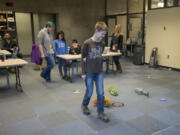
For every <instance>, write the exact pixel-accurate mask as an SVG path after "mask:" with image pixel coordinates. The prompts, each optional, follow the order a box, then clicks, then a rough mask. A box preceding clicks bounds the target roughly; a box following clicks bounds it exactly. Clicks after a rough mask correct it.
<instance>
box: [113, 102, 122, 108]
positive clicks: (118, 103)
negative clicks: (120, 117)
mask: <svg viewBox="0 0 180 135" xmlns="http://www.w3.org/2000/svg"><path fill="white" fill-rule="evenodd" d="M123 106H124V103H122V102H113V103H112V107H123Z"/></svg>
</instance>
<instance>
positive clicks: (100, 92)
mask: <svg viewBox="0 0 180 135" xmlns="http://www.w3.org/2000/svg"><path fill="white" fill-rule="evenodd" d="M94 82H95V85H96V93H97V100H98V102H97V111H98V114H101V113H103V112H104V84H103V73H102V72H100V73H86V80H85V84H86V93H85V95H84V99H83V102H82V105H83V106H88V104H89V102H90V99H91V96H92V94H93V83H94Z"/></svg>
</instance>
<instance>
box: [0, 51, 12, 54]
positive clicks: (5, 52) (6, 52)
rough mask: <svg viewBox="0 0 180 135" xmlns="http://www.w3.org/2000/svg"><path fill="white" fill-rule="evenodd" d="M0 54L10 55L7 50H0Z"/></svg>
mask: <svg viewBox="0 0 180 135" xmlns="http://www.w3.org/2000/svg"><path fill="white" fill-rule="evenodd" d="M1 53H4V54H5V55H11V53H10V52H9V51H7V50H0V55H1Z"/></svg>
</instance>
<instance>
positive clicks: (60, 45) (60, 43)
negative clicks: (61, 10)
mask: <svg viewBox="0 0 180 135" xmlns="http://www.w3.org/2000/svg"><path fill="white" fill-rule="evenodd" d="M54 45H55V50H56V55H63V54H68V47H67V44H66V40H65V37H64V32H63V31H60V32H58V33H57V37H56V40H55V41H54ZM58 63H59V65H58V68H59V73H60V76H61V78H63V79H67V67H66V60H64V59H60V58H58ZM62 68H63V70H64V75H63V72H62Z"/></svg>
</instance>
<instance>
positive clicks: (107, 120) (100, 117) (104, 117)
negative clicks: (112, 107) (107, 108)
mask: <svg viewBox="0 0 180 135" xmlns="http://www.w3.org/2000/svg"><path fill="white" fill-rule="evenodd" d="M98 118H99V119H100V120H102V121H104V122H109V117H108V116H107V115H106V114H105V113H101V114H98Z"/></svg>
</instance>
